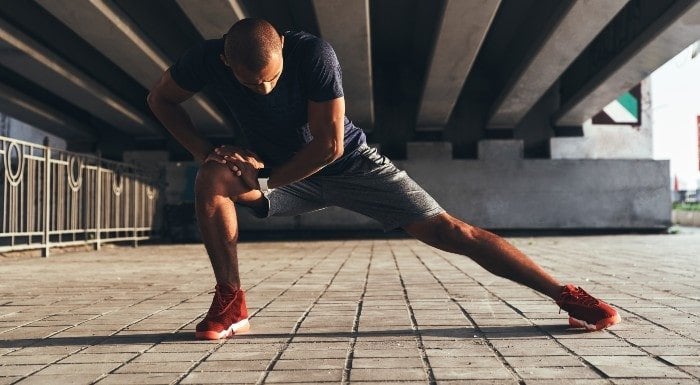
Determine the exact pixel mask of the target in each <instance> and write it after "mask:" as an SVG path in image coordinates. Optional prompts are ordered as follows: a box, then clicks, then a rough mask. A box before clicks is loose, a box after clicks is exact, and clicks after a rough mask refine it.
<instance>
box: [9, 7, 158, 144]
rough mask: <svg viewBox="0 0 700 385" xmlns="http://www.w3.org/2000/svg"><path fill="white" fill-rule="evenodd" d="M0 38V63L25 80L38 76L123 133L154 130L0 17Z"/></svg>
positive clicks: (109, 93)
mask: <svg viewBox="0 0 700 385" xmlns="http://www.w3.org/2000/svg"><path fill="white" fill-rule="evenodd" d="M0 39H2V40H1V41H2V42H1V43H0V49H1V50H2V51H1V54H0V64H2V65H3V66H5V67H7V68H8V69H10V70H12V71H15V72H17V73H18V74H19V75H21V76H24V77H26V78H27V79H41V80H40V81H41V85H42V86H43V87H44V88H46V89H47V90H49V91H51V92H53V93H54V94H56V95H61V97H62V98H64V99H66V100H68V101H70V102H71V103H73V104H74V105H79V106H80V107H81V108H83V109H84V110H85V111H87V112H89V113H91V114H93V115H95V116H96V117H99V118H100V119H103V120H105V121H109V122H111V123H113V124H115V125H117V126H119V127H120V128H122V129H123V130H124V132H127V133H129V134H133V135H143V134H144V133H145V132H148V133H149V134H150V135H153V134H155V133H158V128H157V126H156V124H155V122H153V120H152V119H151V118H150V117H148V116H146V115H144V114H142V113H141V112H139V111H138V110H136V109H135V108H133V107H132V106H130V105H129V104H127V102H125V101H124V100H123V99H121V98H119V97H118V96H117V95H115V94H114V93H113V92H112V91H110V90H108V89H107V88H106V87H105V86H104V85H102V84H100V83H99V82H97V81H95V80H94V79H93V78H91V77H90V76H89V75H88V74H86V73H85V72H83V71H81V70H80V69H79V68H77V67H75V66H74V65H72V64H70V63H69V62H68V61H66V60H64V59H63V58H61V57H60V56H58V55H57V54H55V53H54V52H53V51H52V50H51V49H50V48H49V47H46V46H45V45H43V44H42V43H40V42H38V41H36V40H35V39H33V38H32V37H30V36H29V35H26V34H25V33H23V32H21V31H20V30H19V29H17V28H15V27H14V26H12V25H11V24H10V23H8V22H7V21H5V20H2V19H0ZM12 111H13V110H10V111H7V112H12ZM37 112H38V113H41V110H39V111H37ZM50 112H51V111H49V113H50Z"/></svg>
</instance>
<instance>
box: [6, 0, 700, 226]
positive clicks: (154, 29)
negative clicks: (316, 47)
mask: <svg viewBox="0 0 700 385" xmlns="http://www.w3.org/2000/svg"><path fill="white" fill-rule="evenodd" d="M244 17H263V18H266V19H268V20H269V21H271V22H272V23H273V24H274V25H275V26H276V27H277V28H278V29H280V30H286V29H301V30H306V31H308V32H311V33H314V34H317V35H320V36H322V37H323V38H324V39H326V40H328V41H330V42H331V44H332V45H333V46H334V48H335V50H336V52H337V54H338V57H339V59H340V62H341V65H342V66H343V74H344V88H345V96H346V100H347V113H348V116H349V117H350V119H352V120H353V121H355V122H356V123H358V125H360V126H361V127H363V128H364V129H365V131H366V132H367V134H368V138H369V141H370V142H371V143H374V144H376V145H378V146H379V147H380V148H381V151H382V152H383V153H384V154H385V155H388V156H389V157H391V158H392V159H395V160H397V162H398V163H400V165H401V166H403V167H405V168H406V169H407V170H408V171H409V174H411V175H412V176H413V177H414V178H415V179H416V180H417V181H419V182H420V183H421V184H422V185H423V186H424V187H425V188H426V190H428V191H429V192H431V193H433V194H434V195H435V196H436V198H437V199H438V201H439V202H441V203H442V204H443V206H444V207H445V208H446V209H448V210H449V211H452V212H454V213H456V214H457V215H458V216H461V217H463V218H464V219H466V220H468V221H470V222H472V223H475V224H477V225H480V226H484V227H490V228H620V227H622V228H663V227H666V226H668V225H669V224H670V200H671V199H670V192H669V188H668V172H669V171H668V163H667V162H663V161H654V160H651V157H652V155H651V131H650V128H651V127H650V119H649V118H650V116H649V115H645V113H648V111H647V110H648V109H642V110H640V111H638V112H639V119H638V121H637V122H636V123H634V124H631V125H620V126H605V127H603V126H597V125H592V124H591V123H590V121H589V119H590V118H591V117H592V116H594V115H596V114H597V113H598V112H599V111H601V110H603V109H604V108H605V107H606V106H608V105H609V103H610V102H612V101H614V100H615V98H617V97H618V96H619V95H620V94H622V93H624V92H626V91H628V90H630V89H632V88H633V87H635V86H637V85H638V84H640V83H642V86H641V89H642V95H641V96H640V100H639V103H640V105H644V104H645V103H647V104H648V103H650V101H649V99H648V84H645V83H644V82H643V80H644V79H645V78H647V76H648V75H649V74H650V73H651V72H653V71H654V70H655V69H656V68H658V67H659V66H661V65H662V64H663V63H665V62H666V61H667V60H669V59H670V58H671V57H673V56H674V55H675V54H677V53H678V52H680V51H681V50H682V49H684V48H685V47H687V46H689V45H691V44H692V43H694V42H695V41H697V40H699V39H700V2H698V1H697V0H592V1H583V0H578V1H577V0H568V1H561V0H484V1H470V0H441V1H433V0H431V1H428V0H374V1H368V0H209V1H206V2H203V1H196V0H152V1H140V0H94V1H72V0H32V1H23V2H2V3H0V44H2V48H3V49H2V51H1V52H0V108H2V109H3V111H5V112H6V113H8V114H10V115H12V116H14V117H16V118H18V119H21V120H23V121H26V122H28V123H30V124H33V125H35V126H37V127H39V128H41V129H44V130H46V131H49V132H51V133H54V134H56V135H59V136H61V137H63V138H65V139H66V140H67V141H68V146H69V149H72V150H75V151H83V152H96V151H100V153H101V154H102V156H104V157H106V158H112V159H115V160H130V161H135V162H141V163H143V164H144V165H147V166H148V165H151V166H152V165H153V164H154V163H153V161H152V160H153V159H159V160H160V163H158V167H160V168H162V169H165V170H167V173H166V174H167V175H168V177H169V178H170V181H171V186H173V185H180V186H182V187H181V188H179V189H176V190H173V191H170V192H169V193H168V194H165V195H166V196H168V197H170V201H169V202H167V203H168V204H176V203H180V202H181V201H182V200H183V199H185V200H186V199H187V196H188V193H187V190H188V189H187V186H188V185H189V184H191V175H192V171H191V169H192V167H194V166H193V165H192V164H190V163H187V161H188V160H190V159H191V157H189V154H187V153H186V152H185V151H184V149H183V148H182V147H181V146H180V145H179V144H177V143H176V142H174V141H173V139H172V138H170V137H169V136H168V134H167V132H166V131H165V130H164V129H163V128H162V127H161V126H160V125H159V124H158V123H157V122H156V120H155V118H154V117H153V115H152V114H151V113H150V111H148V108H147V106H146V104H145V97H146V93H147V89H148V88H149V87H150V86H151V85H152V84H153V83H154V82H155V81H156V80H157V79H158V77H159V76H160V74H161V73H162V71H163V70H165V69H167V68H168V67H169V66H170V65H171V64H172V63H173V61H174V60H176V59H177V57H179V55H181V54H182V53H183V52H184V51H185V50H186V49H187V48H189V47H190V46H192V45H194V44H196V43H197V42H199V41H201V40H202V39H207V38H216V37H220V36H221V35H222V34H223V33H225V31H226V29H227V28H228V27H229V26H230V25H231V24H232V23H233V22H235V21H237V20H239V19H240V18H244ZM645 90H646V91H645ZM645 92H646V93H645ZM185 108H186V109H187V111H188V112H189V113H190V115H191V116H192V118H193V121H194V122H195V124H196V126H197V127H198V128H199V129H200V130H201V131H202V132H203V133H204V134H205V135H207V136H208V137H209V138H210V139H211V140H212V141H213V142H215V143H231V142H236V141H238V140H239V139H240V137H239V135H238V132H239V129H238V127H237V125H236V123H235V118H234V117H233V116H232V114H231V113H230V111H228V110H227V109H226V108H225V107H224V103H223V101H222V100H220V99H218V98H217V96H216V95H214V94H213V93H210V92H207V91H206V90H205V92H203V93H201V94H200V95H198V96H197V97H196V98H194V99H193V100H191V101H188V102H187V104H186V105H185ZM645 111H647V112H645ZM174 162H181V163H180V166H179V167H176V166H175V163H174ZM182 162H184V163H182ZM187 170H190V171H189V172H188V171H187ZM173 181H175V182H173ZM172 189H173V188H172V187H171V190H172ZM183 197H184V198H183ZM244 223H245V224H244V226H247V227H248V228H251V229H252V228H260V227H263V226H264V228H302V229H303V228H321V227H323V228H328V226H333V227H346V228H366V227H368V226H370V227H371V226H373V225H372V224H370V222H368V221H367V220H366V219H364V218H360V217H355V216H352V215H350V214H348V213H347V212H344V211H338V210H335V209H331V210H326V212H325V213H314V214H311V215H308V216H304V217H300V218H291V219H288V220H287V219H281V220H279V221H272V222H266V223H265V224H261V223H258V222H256V221H253V220H250V221H249V220H244Z"/></svg>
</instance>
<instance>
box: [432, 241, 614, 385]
mask: <svg viewBox="0 0 700 385" xmlns="http://www.w3.org/2000/svg"><path fill="white" fill-rule="evenodd" d="M436 254H437V255H439V256H440V257H441V258H443V259H444V260H445V261H446V262H447V263H449V264H450V265H452V267H454V268H455V269H457V270H459V271H461V272H462V274H464V275H467V276H469V274H467V272H465V271H464V270H462V269H461V268H460V267H459V266H456V265H455V264H454V263H452V261H450V260H449V259H447V258H446V257H445V256H443V255H441V254H439V253H436ZM465 258H467V257H465ZM474 282H476V283H477V285H479V286H481V287H482V288H483V289H484V290H486V291H487V292H488V293H490V294H491V295H493V296H494V297H496V298H498V300H499V301H501V302H503V303H504V304H505V305H506V306H508V307H509V308H511V309H512V310H513V311H515V312H516V313H518V314H519V315H520V316H521V317H522V318H523V319H524V320H526V321H527V322H528V323H529V324H530V325H532V326H533V327H534V328H535V329H537V330H539V331H540V332H542V333H544V334H545V335H546V337H547V339H548V340H551V341H554V342H555V343H556V344H557V345H559V346H560V347H561V348H562V349H564V350H565V351H566V352H568V353H569V354H571V355H572V356H574V357H575V358H576V359H577V360H578V361H579V362H581V363H582V364H584V365H585V366H586V367H587V368H588V369H590V370H592V371H593V372H595V373H596V374H598V375H599V376H600V377H601V378H602V379H604V380H607V381H608V383H609V384H614V382H613V381H612V379H611V378H610V376H608V375H607V374H606V373H605V372H603V371H602V370H600V369H598V368H597V367H596V366H595V365H591V364H590V362H588V361H587V360H586V359H584V358H583V357H581V356H580V355H579V354H578V353H576V352H575V351H573V349H570V348H569V347H568V346H566V345H564V344H562V343H561V342H559V340H558V339H556V338H555V337H554V336H553V335H552V334H551V333H550V332H548V331H547V330H546V329H544V328H543V327H541V326H540V325H537V324H536V323H534V322H532V320H531V319H530V318H528V317H526V316H525V314H524V313H523V312H522V311H520V309H518V308H517V307H515V306H513V305H511V304H510V303H509V302H508V301H506V300H505V299H503V298H502V297H501V296H499V295H498V294H496V293H494V292H493V291H491V290H490V289H489V288H488V287H486V286H485V285H484V284H482V283H481V282H479V280H476V279H475V280H474ZM605 332H608V333H609V331H605Z"/></svg>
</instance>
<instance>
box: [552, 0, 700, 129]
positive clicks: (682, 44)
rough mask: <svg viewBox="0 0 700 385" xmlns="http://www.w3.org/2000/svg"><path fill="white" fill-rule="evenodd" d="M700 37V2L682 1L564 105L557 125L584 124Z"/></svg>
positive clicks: (555, 118)
mask: <svg viewBox="0 0 700 385" xmlns="http://www.w3.org/2000/svg"><path fill="white" fill-rule="evenodd" d="M698 38H700V2H697V1H687V2H678V3H677V4H675V5H674V6H673V7H672V8H671V9H670V10H669V11H668V12H667V13H666V14H664V17H663V18H659V20H657V21H656V22H655V23H654V25H652V26H651V27H649V28H648V29H647V30H646V31H645V33H643V34H640V35H639V37H638V38H637V39H636V40H635V42H634V43H633V44H630V45H629V46H628V47H627V48H626V49H624V50H622V51H621V52H620V53H619V54H618V56H617V57H616V58H615V59H614V60H612V61H611V62H610V64H609V65H608V66H606V67H605V68H604V69H603V70H602V71H601V72H600V73H599V74H598V75H596V76H594V77H593V78H592V79H591V80H590V81H589V82H588V83H587V84H585V85H584V86H583V87H581V89H580V90H579V91H578V92H577V93H576V94H575V95H574V96H573V97H572V98H571V100H569V101H568V102H567V103H565V105H563V106H561V109H560V110H559V112H558V113H555V114H554V116H553V119H554V121H555V123H556V125H558V126H577V125H581V124H583V122H585V121H586V120H587V119H589V118H590V117H591V116H593V115H595V114H596V113H597V112H598V111H600V110H601V109H602V108H603V107H605V106H606V105H607V104H608V103H610V102H611V101H613V100H615V98H616V97H617V96H618V95H620V94H621V93H623V92H625V91H626V90H629V89H630V88H632V87H634V86H635V85H636V84H637V83H639V82H640V81H642V79H644V78H646V77H647V76H649V74H650V73H652V72H654V70H655V69H657V68H659V67H661V66H662V65H663V64H664V63H666V62H667V61H669V60H671V59H672V58H673V57H674V56H675V55H676V54H678V52H680V51H682V50H683V49H685V48H686V47H688V46H689V45H691V44H693V43H694V42H696V41H697V40H698Z"/></svg>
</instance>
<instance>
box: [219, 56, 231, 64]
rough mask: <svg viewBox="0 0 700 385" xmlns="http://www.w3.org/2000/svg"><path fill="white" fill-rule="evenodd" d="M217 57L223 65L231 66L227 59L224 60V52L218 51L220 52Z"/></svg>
mask: <svg viewBox="0 0 700 385" xmlns="http://www.w3.org/2000/svg"><path fill="white" fill-rule="evenodd" d="M219 59H221V62H222V63H224V65H225V66H226V67H231V66H230V65H229V64H228V61H226V57H225V56H224V54H222V53H220V54H219Z"/></svg>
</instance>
